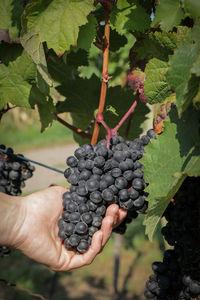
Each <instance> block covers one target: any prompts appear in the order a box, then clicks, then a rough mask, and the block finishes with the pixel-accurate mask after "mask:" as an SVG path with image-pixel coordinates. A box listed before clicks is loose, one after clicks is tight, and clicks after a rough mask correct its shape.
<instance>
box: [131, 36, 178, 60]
mask: <svg viewBox="0 0 200 300" xmlns="http://www.w3.org/2000/svg"><path fill="white" fill-rule="evenodd" d="M177 40H178V34H176V33H174V32H166V31H162V32H157V31H156V32H150V33H149V34H148V35H147V34H144V35H141V36H140V39H139V40H138V41H137V42H136V43H135V45H134V51H135V53H136V54H135V56H136V57H135V61H136V62H137V61H138V60H144V59H145V60H149V59H151V58H153V57H155V58H158V59H161V60H164V61H168V56H169V55H171V54H173V51H174V49H175V48H176V47H177Z"/></svg>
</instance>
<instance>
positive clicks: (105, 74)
mask: <svg viewBox="0 0 200 300" xmlns="http://www.w3.org/2000/svg"><path fill="white" fill-rule="evenodd" d="M99 2H100V3H101V4H102V5H103V7H104V10H105V28H104V45H103V70H102V82H101V93H100V99H99V107H98V113H97V115H98V114H102V113H103V111H104V106H105V100H106V92H107V84H108V81H109V79H110V77H109V76H108V60H109V44H110V24H109V16H110V9H111V6H112V5H113V4H112V2H110V1H108V0H107V1H105V0H100V1H99ZM99 131H100V124H99V123H98V122H97V121H96V122H95V125H94V130H93V135H92V139H91V145H95V144H96V143H97V140H98V136H99Z"/></svg>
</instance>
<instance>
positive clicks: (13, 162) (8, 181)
mask: <svg viewBox="0 0 200 300" xmlns="http://www.w3.org/2000/svg"><path fill="white" fill-rule="evenodd" d="M1 149H2V150H6V154H5V153H1ZM20 155H21V154H20ZM21 156H23V155H21ZM34 170H35V167H34V166H33V165H31V164H30V163H29V162H25V161H22V160H21V159H18V158H17V157H16V156H15V155H14V152H13V149H12V148H7V149H6V147H5V146H4V145H0V192H2V193H6V194H8V195H12V196H19V195H20V194H21V192H22V191H21V188H23V187H25V181H26V180H27V179H29V178H31V177H32V176H33V172H34Z"/></svg>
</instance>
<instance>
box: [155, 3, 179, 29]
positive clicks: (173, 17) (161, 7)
mask: <svg viewBox="0 0 200 300" xmlns="http://www.w3.org/2000/svg"><path fill="white" fill-rule="evenodd" d="M183 17H184V12H183V10H182V8H181V7H180V0H160V1H159V2H158V4H157V5H156V12H155V18H154V20H153V23H152V26H155V25H156V24H160V27H161V29H162V30H167V31H169V30H171V29H173V27H175V26H177V25H179V23H180V21H181V20H182V18H183Z"/></svg>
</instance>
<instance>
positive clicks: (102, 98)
mask: <svg viewBox="0 0 200 300" xmlns="http://www.w3.org/2000/svg"><path fill="white" fill-rule="evenodd" d="M99 2H100V3H101V4H102V6H103V7H104V11H105V28H104V37H103V38H104V40H103V70H102V83H101V93H100V99H99V107H98V113H97V117H96V121H95V126H94V130H93V135H92V139H91V145H95V144H96V143H97V140H98V136H99V131H100V126H101V124H102V125H103V126H104V128H105V129H106V131H107V148H109V146H110V138H111V137H112V135H115V134H117V131H118V130H119V128H120V127H121V125H122V124H123V123H124V122H125V120H126V119H127V118H128V117H129V115H130V114H131V113H132V112H133V111H134V109H135V107H136V105H137V102H138V100H135V101H134V102H133V104H132V106H131V107H130V109H129V110H128V111H127V113H125V115H124V116H123V118H122V119H121V120H120V122H119V123H118V124H117V125H116V126H115V128H113V129H111V128H109V127H108V125H107V124H106V123H105V121H104V119H103V111H104V106H105V101H106V92H107V85H108V82H109V80H110V79H111V78H112V77H111V76H109V75H108V62H109V47H110V24H109V17H110V11H111V8H112V6H113V5H115V4H116V1H115V2H114V3H112V2H111V1H109V0H107V1H106V0H99Z"/></svg>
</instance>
